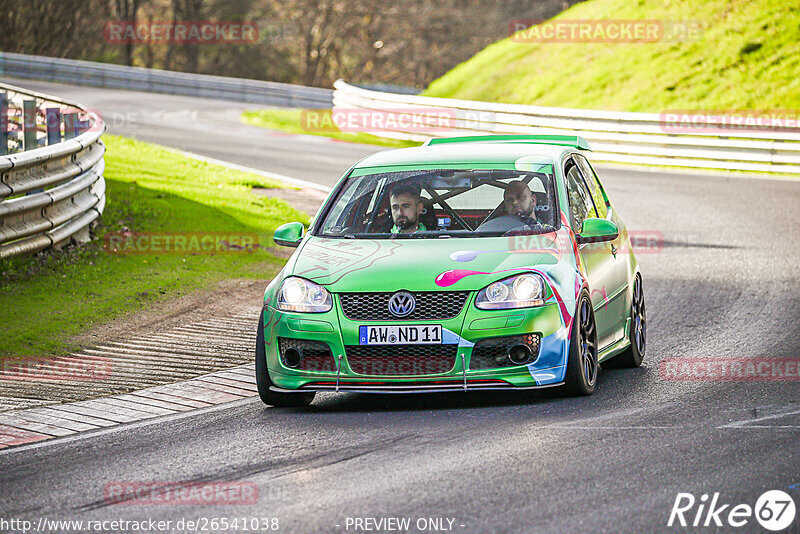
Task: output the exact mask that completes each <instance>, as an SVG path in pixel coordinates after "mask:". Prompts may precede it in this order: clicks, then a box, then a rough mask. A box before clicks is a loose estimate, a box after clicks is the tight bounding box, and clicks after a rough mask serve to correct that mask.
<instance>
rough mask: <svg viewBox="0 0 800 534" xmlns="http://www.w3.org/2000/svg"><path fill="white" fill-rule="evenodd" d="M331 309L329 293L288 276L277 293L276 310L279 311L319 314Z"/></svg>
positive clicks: (307, 282) (305, 281) (317, 285)
mask: <svg viewBox="0 0 800 534" xmlns="http://www.w3.org/2000/svg"><path fill="white" fill-rule="evenodd" d="M332 307H333V299H331V294H330V292H329V291H328V290H327V289H325V288H324V287H322V286H321V285H319V284H315V283H314V282H310V281H308V280H305V279H303V278H297V277H296V276H290V277H289V278H287V279H286V280H284V281H283V284H281V289H280V291H278V309H279V310H281V311H293V312H308V313H320V312H326V311H329V310H330V309H331V308H332Z"/></svg>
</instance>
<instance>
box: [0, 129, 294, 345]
mask: <svg viewBox="0 0 800 534" xmlns="http://www.w3.org/2000/svg"><path fill="white" fill-rule="evenodd" d="M103 139H104V140H105V142H106V145H107V152H106V157H105V159H106V170H105V179H106V184H107V186H106V187H107V189H106V195H107V204H106V208H105V212H104V214H103V219H102V223H101V225H100V226H99V227H98V228H97V230H96V232H95V234H96V235H95V238H94V239H93V240H92V241H91V242H90V243H88V244H87V245H85V246H82V247H80V248H73V249H68V250H64V251H61V252H51V253H46V254H43V255H39V256H34V257H23V258H10V259H6V260H1V261H0V273H2V291H0V324H2V325H3V335H2V336H0V357H5V356H34V355H35V356H41V355H52V354H65V353H67V352H69V351H71V350H74V349H76V348H77V347H75V346H74V345H72V343H71V342H70V337H71V336H72V335H74V334H77V333H79V332H83V331H86V330H88V329H89V328H92V327H95V326H98V325H101V324H103V323H105V322H108V321H111V320H112V319H115V318H120V317H124V316H125V315H126V314H129V313H131V312H135V311H138V310H142V309H145V308H147V307H148V306H149V305H151V304H152V303H154V302H156V301H159V300H163V299H169V298H172V297H175V296H178V295H181V294H185V293H187V292H191V291H194V290H197V289H204V288H209V287H212V286H214V284H215V283H217V282H219V281H222V280H225V279H231V278H271V277H272V276H274V274H275V273H276V272H277V271H278V270H279V269H280V267H281V265H282V264H283V260H279V259H278V258H276V257H274V256H272V255H271V254H269V253H268V252H267V251H266V250H265V249H264V248H261V247H271V246H272V239H271V237H272V231H273V230H274V228H275V227H276V226H278V225H280V224H282V223H283V222H286V221H289V220H297V221H303V222H307V221H308V216H307V215H305V214H304V213H301V212H299V211H297V210H295V209H293V208H292V207H290V206H289V205H288V204H286V203H285V202H283V201H281V200H277V199H272V198H267V197H263V196H259V195H254V194H253V193H252V192H251V188H252V187H253V186H260V187H276V186H279V184H277V183H276V182H272V181H269V180H268V179H266V178H263V177H261V176H258V175H253V174H248V173H244V172H239V171H234V170H230V169H227V168H224V167H220V166H216V165H212V164H208V163H204V162H200V161H197V160H194V159H191V158H188V157H185V156H182V155H180V154H177V153H175V152H173V151H170V150H168V149H166V148H163V147H160V146H158V145H152V144H148V143H143V142H140V141H134V140H132V139H126V138H122V137H115V136H104V138H103ZM128 232H134V233H149V234H153V235H156V236H175V235H185V234H186V233H190V234H189V236H190V239H191V235H194V236H196V237H202V236H204V235H205V234H206V233H208V234H209V235H210V236H211V238H212V239H214V240H216V239H217V236H219V235H223V236H227V239H226V240H227V241H229V242H235V241H233V239H235V237H236V236H240V235H241V236H242V237H241V239H247V238H249V237H252V236H255V237H254V239H256V240H257V243H258V244H260V245H261V246H260V247H257V248H255V249H254V250H253V251H252V252H246V251H231V250H228V251H224V250H223V251H220V252H217V253H213V254H209V253H201V252H198V251H197V250H196V249H193V248H191V245H187V247H186V248H184V249H183V251H182V252H181V253H177V252H171V253H164V252H163V249H164V245H165V242H164V238H162V241H161V244H160V245H158V246H156V244H155V242H154V241H152V240H150V241H149V244H150V246H149V250H147V248H148V245H147V244H146V245H145V250H144V252H145V253H140V254H112V253H109V252H108V251H107V250H106V249H107V247H104V244H106V243H111V242H112V241H110V240H112V239H114V238H119V236H122V235H126V233H128ZM215 242H216V241H215ZM127 243H130V241H127ZM189 243H191V241H189ZM158 248H161V249H162V252H159V251H158V250H157V249H158Z"/></svg>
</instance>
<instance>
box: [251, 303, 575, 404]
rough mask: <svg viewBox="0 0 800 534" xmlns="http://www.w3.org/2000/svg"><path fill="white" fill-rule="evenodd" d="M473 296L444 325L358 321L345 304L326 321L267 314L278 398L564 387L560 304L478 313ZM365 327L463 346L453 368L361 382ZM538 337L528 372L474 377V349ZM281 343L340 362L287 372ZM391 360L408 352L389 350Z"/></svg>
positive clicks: (485, 372) (518, 369)
mask: <svg viewBox="0 0 800 534" xmlns="http://www.w3.org/2000/svg"><path fill="white" fill-rule="evenodd" d="M473 299H474V295H473V296H470V298H469V299H468V301H467V303H466V304H465V306H464V308H463V309H462V310H461V313H459V315H458V316H456V317H454V318H452V319H445V320H420V321H351V320H349V319H347V318H346V317H345V316H344V314H343V313H342V310H341V306H340V303H339V299H338V298H334V307H333V309H332V310H331V311H329V312H327V313H322V314H303V313H288V312H280V311H277V310H275V309H274V308H271V307H265V318H264V325H263V326H264V339H265V345H266V357H267V365H268V368H269V373H270V379H271V380H272V383H273V385H274V386H273V388H272V389H273V390H274V391H279V392H296V391H358V392H365V393H429V392H446V391H464V390H467V391H470V390H517V389H520V390H525V389H537V388H543V387H553V386H558V385H560V384H562V383H563V381H564V374H565V370H566V358H567V353H568V335H567V334H566V332H567V327H566V326H565V325H564V323H563V320H562V317H561V313H560V312H559V307H558V305H557V304H555V303H554V304H548V305H545V306H541V307H537V308H528V309H519V310H495V311H487V310H479V309H478V308H476V307H475V306H474V304H473ZM365 324H373V325H377V324H415V325H425V324H430V325H434V324H438V325H442V328H443V329H446V330H448V331H450V332H452V333H453V334H455V335H456V337H457V338H458V339H457V340H458V345H457V352H456V357H455V361H454V365H453V366H452V368H450V369H449V370H447V371H446V372H436V373H433V374H422V375H420V374H409V375H399V374H360V373H358V372H356V371H354V370H353V368H352V367H351V365H350V363H349V362H348V359H347V347H348V346H353V345H358V344H359V326H361V325H365ZM530 333H535V334H537V335H539V336H540V343H539V349H538V351H539V352H538V357H537V358H536V360H535V361H533V362H532V363H529V364H527V365H516V366H515V365H509V366H504V367H499V368H492V369H471V368H470V359H471V357H472V354H473V349H474V344H475V343H476V342H478V341H480V340H482V339H488V338H496V337H505V336H515V335H523V334H530ZM279 338H290V339H296V340H306V341H310V342H316V343H319V342H322V343H325V344H327V345H328V346H329V347H330V349H331V353H332V358H333V360H334V363H333V365H331V366H329V368H328V369H326V370H301V369H296V368H291V367H288V366H287V365H286V364H285V362H283V361H282V359H281V355H280V354H279V350H280V349H279ZM386 350H387V353H390V352H391V351H402V350H403V346H402V345H401V346H386Z"/></svg>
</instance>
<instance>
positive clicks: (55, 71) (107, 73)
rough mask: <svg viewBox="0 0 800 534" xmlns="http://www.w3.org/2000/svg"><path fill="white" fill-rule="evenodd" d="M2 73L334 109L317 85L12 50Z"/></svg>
mask: <svg viewBox="0 0 800 534" xmlns="http://www.w3.org/2000/svg"><path fill="white" fill-rule="evenodd" d="M0 76H9V77H15V78H25V79H34V80H46V81H51V82H63V83H72V84H77V85H92V86H96V87H107V88H112V89H129V90H137V91H148V92H153V93H167V94H172V95H184V96H197V97H206V98H219V99H224V100H235V101H238V102H252V103H255V104H263V105H270V106H283V107H301V108H320V109H321V108H326V109H330V107H331V105H332V96H333V91H332V90H331V89H322V88H319V87H305V86H302V85H292V84H288V83H278V82H265V81H260V80H248V79H246V78H229V77H226V76H211V75H207V74H189V73H185V72H174V71H169V70H158V69H144V68H140V67H127V66H124V65H113V64H110V63H96V62H93V61H78V60H73V59H62V58H52V57H44V56H31V55H26V54H13V53H9V52H0Z"/></svg>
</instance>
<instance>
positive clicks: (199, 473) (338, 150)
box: [0, 82, 800, 533]
mask: <svg viewBox="0 0 800 534" xmlns="http://www.w3.org/2000/svg"><path fill="white" fill-rule="evenodd" d="M22 83H23V82H20V84H22ZM24 85H26V86H28V87H32V88H35V89H40V90H43V91H47V92H50V93H53V94H58V95H61V96H64V97H69V98H74V99H76V100H79V101H81V102H82V103H84V104H86V105H88V106H90V107H96V108H99V109H100V110H101V111H103V110H108V111H114V110H116V111H117V112H119V111H120V110H122V111H123V112H128V113H130V114H131V116H134V115H135V116H136V117H138V118H137V120H135V121H133V120H131V121H128V122H126V123H124V124H119V125H115V124H113V123H111V121H109V123H110V132H111V133H118V134H124V135H133V136H136V137H138V138H141V139H144V140H148V141H154V142H159V143H163V144H166V145H171V146H177V147H178V148H181V149H184V150H189V151H192V152H198V153H202V154H205V155H208V156H212V157H215V158H219V159H225V160H228V161H233V162H236V163H239V164H243V165H249V166H253V167H258V168H261V169H264V170H266V171H273V172H278V173H281V174H287V175H290V176H294V177H297V178H303V179H306V180H313V181H317V182H319V183H323V184H331V183H333V182H334V181H335V180H336V179H337V178H338V176H339V174H340V173H341V172H342V171H344V170H346V168H347V167H348V166H349V165H350V164H351V163H353V162H354V161H355V160H357V159H358V158H359V157H360V156H361V155H363V154H366V153H368V152H370V151H372V150H375V148H374V147H366V146H359V145H347V144H343V143H335V142H331V141H326V140H324V139H317V138H309V137H306V136H286V135H278V134H271V133H269V132H266V131H261V130H258V129H253V128H249V127H246V126H242V125H240V124H239V123H238V112H239V111H240V110H241V109H243V107H244V106H243V105H241V104H236V103H228V102H220V101H209V100H201V99H192V98H184V97H170V96H165V95H152V94H145V93H135V92H122V91H110V90H102V89H96V88H77V87H67V86H58V85H54V84H46V83H33V82H24ZM213 124H216V125H217V126H216V127H214V128H212V125H213ZM601 178H602V179H603V181H604V183H605V185H606V187H607V189H608V191H609V194H610V196H611V198H612V200H613V201H614V203H615V204H616V206H617V208H618V210H619V211H620V213H621V214H622V216H623V218H624V219H625V221H626V223H627V224H628V226H629V228H631V229H633V230H642V231H655V232H660V233H661V234H662V235H663V238H664V246H663V248H662V249H660V250H655V251H653V252H652V253H649V254H640V255H639V260H640V263H641V268H642V272H643V275H644V282H645V283H644V287H645V294H646V300H647V312H648V347H647V356H646V359H645V362H644V364H643V366H642V367H641V368H639V369H634V370H612V371H608V370H603V371H601V373H600V375H599V378H598V380H599V384H598V389H597V392H596V393H595V395H594V396H592V397H585V398H566V397H561V396H559V395H557V394H555V393H553V392H552V391H542V392H536V393H526V394H509V393H507V392H502V393H490V392H484V393H480V394H478V393H466V394H465V393H450V394H440V395H394V396H370V395H363V394H339V395H335V394H318V396H317V399H316V400H315V401H314V403H313V404H312V405H311V406H310V407H308V408H304V409H276V408H266V407H264V406H263V405H262V404H261V403H260V401H258V400H245V401H239V402H237V403H233V404H229V405H224V406H220V407H217V408H212V409H204V410H199V411H195V412H189V413H187V414H181V415H176V416H168V417H165V418H159V419H153V420H149V421H146V422H142V423H136V424H131V425H123V426H120V427H117V428H114V429H109V430H101V431H94V432H89V433H85V434H81V435H77V436H75V437H70V438H64V439H59V440H53V441H50V442H45V443H42V444H38V445H31V446H25V447H21V448H18V449H11V450H8V451H5V452H0V517H2V518H27V519H31V520H33V521H35V522H36V521H38V520H39V519H40V518H42V517H45V518H48V519H77V520H90V519H91V520H94V519H106V520H108V519H119V518H122V519H128V520H143V519H151V518H152V519H156V520H172V521H173V524H172V525H173V527H171V529H172V530H174V529H175V526H174V525H175V524H176V523H175V522H177V521H179V520H180V519H182V518H187V519H197V518H213V517H217V518H219V517H228V518H233V517H266V518H278V519H279V524H280V530H279V531H280V532H354V531H356V530H354V527H353V524H352V522H350V523H349V522H348V518H351V520H350V521H352V518H364V517H373V518H382V517H384V518H385V517H407V518H411V525H412V527H415V524H416V521H417V519H418V518H451V519H454V521H453V524H452V530H451V531H453V532H470V533H471V532H558V533H563V532H601V531H603V532H666V531H673V530H674V529H669V528H667V521H668V519H669V516H670V511H671V509H672V506H673V503H674V502H675V499H676V496H677V494H678V493H679V492H688V493H692V494H694V496H695V497H697V498H698V499H699V498H700V495H702V494H703V493H707V494H713V493H714V492H719V493H720V496H719V502H720V503H728V504H731V505H735V504H739V503H745V504H749V505H750V506H753V505H754V504H755V502H756V500H757V498H758V497H759V496H760V495H761V494H762V493H763V492H765V491H767V490H771V489H780V490H783V491H785V492H787V493H789V494H790V495H791V496H792V497H793V498H794V500H795V502H796V503H798V505H800V447H798V443H799V442H800V441H799V439H800V395H799V394H800V382H798V381H796V380H794V381H777V380H764V379H761V380H747V381H745V380H741V381H687V380H667V379H666V377H665V376H664V375H663V373H661V372H660V366H659V363H660V362H662V361H664V360H666V359H668V358H675V357H680V358H684V359H689V360H693V359H694V360H696V359H699V358H733V357H736V358H750V359H753V360H755V359H759V358H793V359H796V358H797V357H798V348H800V342H799V341H798V336H797V332H798V324H800V287H798V286H799V285H800V284H798V281H799V280H800V264H799V263H798V253H797V250H798V247H799V246H800V209H798V206H800V182H792V181H779V180H772V179H748V178H738V177H736V178H728V177H719V176H705V175H693V174H669V173H663V172H659V173H654V172H640V171H628V170H626V171H620V170H611V169H608V170H605V171H602V170H601ZM153 480H158V481H244V482H251V483H255V484H256V485H257V487H258V500H257V504H255V505H229V504H224V503H218V504H211V505H202V506H188V505H165V504H151V505H132V504H129V505H119V504H109V503H108V502H106V501H105V500H104V493H103V490H104V486H105V484H107V483H109V482H114V481H153ZM728 509H730V507H729V508H728ZM696 510H697V507H696V506H695V507H694V508H693V509H692V510H691V512H689V513H687V514H686V517H687V519H688V520H689V521H691V520H692V519H693V518H694V514H695V512H696ZM726 514H727V512H726V513H724V514H723V515H722V516H721V519H722V520H723V521H724V520H725V519H726V517H727V516H726ZM447 524H448V523H447V522H445V525H447ZM712 525H713V523H712ZM348 526H349V528H347V527H348ZM792 529H793V531H795V532H796V531H800V520H797V519H796V520H795V522H794V523H793V524H792V526H791V527H790V530H792ZM689 530H695V529H689ZM713 530H715V529H714V528H713V526H712V527H710V528H706V529H701V531H713ZM721 530H723V531H737V532H766V530H764V529H762V528H761V527H760V526H759V525H758V524H757V523H756V521H755V520H754V519H753V518H750V520H749V522H748V523H747V524H746V526H744V527H742V528H739V529H732V528H730V527H727V524H726V527H725V528H723V529H721ZM240 531H241V530H240ZM372 531H374V530H372ZM384 531H385V530H384ZM411 531H412V532H417V531H418V530H416V528H412V529H411ZM427 531H431V532H432V531H434V530H431V529H428V530H427ZM360 532H364V530H360Z"/></svg>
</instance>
